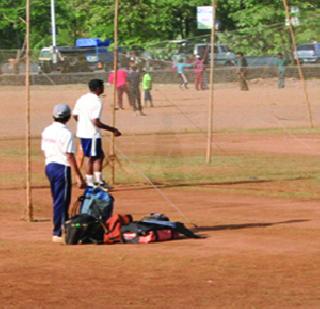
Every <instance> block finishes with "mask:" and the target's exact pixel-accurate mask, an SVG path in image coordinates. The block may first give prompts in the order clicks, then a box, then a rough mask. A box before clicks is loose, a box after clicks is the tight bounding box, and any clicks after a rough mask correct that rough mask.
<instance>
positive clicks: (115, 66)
mask: <svg viewBox="0 0 320 309" xmlns="http://www.w3.org/2000/svg"><path fill="white" fill-rule="evenodd" d="M118 23H119V0H115V2H114V51H113V71H114V79H113V104H112V126H113V127H115V126H116V102H117V72H118ZM115 158H116V154H115V136H114V135H113V134H112V138H111V147H110V161H111V184H112V185H113V184H115V182H116V170H115V163H116V160H115Z"/></svg>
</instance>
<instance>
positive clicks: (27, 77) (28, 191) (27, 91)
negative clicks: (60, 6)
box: [25, 0, 33, 222]
mask: <svg viewBox="0 0 320 309" xmlns="http://www.w3.org/2000/svg"><path fill="white" fill-rule="evenodd" d="M29 54H30V0H26V65H25V67H26V70H25V98H26V210H25V213H26V216H27V220H28V222H31V221H33V206H32V192H31V158H30V55H29Z"/></svg>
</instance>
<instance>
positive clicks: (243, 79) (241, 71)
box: [236, 52, 287, 91]
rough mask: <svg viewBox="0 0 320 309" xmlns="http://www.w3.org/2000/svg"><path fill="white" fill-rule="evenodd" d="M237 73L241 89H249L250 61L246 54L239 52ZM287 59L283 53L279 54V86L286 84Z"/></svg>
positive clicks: (277, 64) (277, 65)
mask: <svg viewBox="0 0 320 309" xmlns="http://www.w3.org/2000/svg"><path fill="white" fill-rule="evenodd" d="M236 65H237V74H238V76H239V82H240V90H242V91H248V90H249V87H248V83H247V73H248V69H247V68H248V62H247V59H246V58H245V56H244V54H243V53H241V52H239V53H237V63H236ZM286 65H287V60H286V59H285V57H284V55H283V54H282V53H278V54H277V60H276V67H277V71H278V88H279V89H281V88H284V86H285V72H286Z"/></svg>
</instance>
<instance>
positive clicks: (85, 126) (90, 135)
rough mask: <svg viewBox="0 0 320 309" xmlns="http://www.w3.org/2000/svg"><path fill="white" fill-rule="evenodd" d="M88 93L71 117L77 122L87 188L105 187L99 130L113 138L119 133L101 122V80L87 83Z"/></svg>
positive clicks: (102, 91)
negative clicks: (104, 131)
mask: <svg viewBox="0 0 320 309" xmlns="http://www.w3.org/2000/svg"><path fill="white" fill-rule="evenodd" d="M89 90H90V92H89V93H87V94H85V95H83V96H82V97H80V99H78V100H77V102H76V105H75V107H74V109H73V112H72V115H73V117H74V119H75V120H76V121H77V134H76V135H77V137H78V138H80V142H81V147H82V150H83V154H84V157H85V162H84V164H85V170H86V176H85V180H86V183H87V185H88V186H94V185H98V186H102V187H107V184H106V183H105V181H104V180H103V177H102V166H103V160H104V158H105V155H104V152H103V148H102V141H101V133H100V129H103V130H106V131H109V132H112V133H113V134H114V135H115V136H120V135H121V133H120V131H119V130H118V129H117V128H114V127H110V126H108V125H106V124H104V123H103V122H101V120H100V118H101V113H102V108H103V105H102V101H101V99H100V95H101V94H103V93H104V85H103V80H101V79H92V80H90V82H89Z"/></svg>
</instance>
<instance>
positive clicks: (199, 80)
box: [173, 55, 206, 90]
mask: <svg viewBox="0 0 320 309" xmlns="http://www.w3.org/2000/svg"><path fill="white" fill-rule="evenodd" d="M192 67H193V68H194V74H195V77H194V80H195V88H196V90H204V89H206V87H205V84H204V71H205V65H204V59H202V58H201V57H200V56H199V55H197V56H196V60H195V61H194V62H193V63H186V62H184V61H183V59H182V58H180V59H179V61H178V62H177V63H176V64H174V65H173V68H174V69H176V71H177V74H178V77H179V79H180V85H179V86H180V88H181V89H182V88H185V89H188V83H189V82H188V79H187V76H186V75H185V69H186V68H192Z"/></svg>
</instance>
